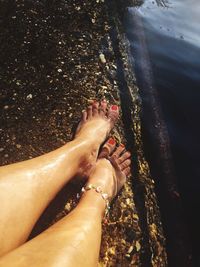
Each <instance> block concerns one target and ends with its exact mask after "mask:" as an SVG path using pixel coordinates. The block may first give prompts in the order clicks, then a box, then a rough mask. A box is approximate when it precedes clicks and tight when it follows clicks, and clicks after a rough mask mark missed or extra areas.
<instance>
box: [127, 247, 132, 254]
mask: <svg viewBox="0 0 200 267" xmlns="http://www.w3.org/2000/svg"><path fill="white" fill-rule="evenodd" d="M132 251H133V246H130V248H129V250H128V254H130V253H131V252H132Z"/></svg>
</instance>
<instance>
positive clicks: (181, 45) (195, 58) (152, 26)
mask: <svg viewBox="0 0 200 267" xmlns="http://www.w3.org/2000/svg"><path fill="white" fill-rule="evenodd" d="M128 12H129V15H131V14H132V15H133V16H134V14H136V13H137V16H139V17H140V19H142V22H143V27H144V33H145V38H146V44H147V49H148V52H149V56H150V62H151V66H152V70H153V79H154V82H155V86H156V88H157V91H158V94H159V100H160V103H161V108H162V112H163V116H164V121H165V123H166V126H167V130H168V133H169V138H170V144H171V149H172V155H173V161H174V164H175V172H176V176H177V180H178V187H179V190H180V193H181V197H182V200H183V207H184V216H185V218H186V221H187V223H188V228H189V231H190V235H191V240H192V244H193V249H194V255H195V259H196V260H197V258H198V254H199V249H200V245H199V244H200V219H199V217H200V216H199V213H200V145H199V137H200V124H199V118H200V27H199V20H200V1H198V0H169V1H164V0H163V1H149V0H146V1H145V2H144V4H142V5H141V6H140V7H137V8H132V7H131V8H129V9H128ZM134 30H135V29H134V26H133V28H130V25H129V29H128V32H129V38H131V36H134V34H133V35H131V32H134ZM130 41H131V43H132V46H133V47H134V49H135V51H136V52H137V46H138V45H139V44H137V43H135V40H130ZM136 67H137V66H136ZM199 264H200V263H199ZM199 264H197V263H196V264H195V266H200V265H199ZM177 267H179V266H177Z"/></svg>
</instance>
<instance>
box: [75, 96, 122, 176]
mask: <svg viewBox="0 0 200 267" xmlns="http://www.w3.org/2000/svg"><path fill="white" fill-rule="evenodd" d="M118 117H119V108H118V106H116V105H112V106H110V107H108V104H107V102H106V100H103V101H101V102H100V103H98V102H95V101H94V102H93V104H92V105H90V106H89V107H88V108H87V110H85V111H83V113H82V119H81V121H80V123H79V125H78V128H77V130H76V134H75V140H77V141H78V142H80V141H81V142H87V143H88V149H87V151H85V158H84V159H83V160H82V163H81V166H80V170H79V175H81V176H89V174H90V172H91V170H92V167H93V166H94V165H95V163H96V160H97V156H98V152H99V148H100V145H101V144H102V143H103V142H104V141H105V139H106V138H107V136H108V135H109V133H110V131H111V129H112V128H113V126H114V124H115V123H116V121H117V119H118Z"/></svg>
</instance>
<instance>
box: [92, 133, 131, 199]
mask: <svg viewBox="0 0 200 267" xmlns="http://www.w3.org/2000/svg"><path fill="white" fill-rule="evenodd" d="M99 157H100V159H98V161H97V164H96V167H95V169H94V170H93V172H92V173H91V175H90V177H89V179H88V184H93V185H95V186H100V187H101V189H102V191H103V192H105V193H107V194H108V196H109V199H110V200H112V199H113V198H114V197H115V196H116V195H117V193H118V192H119V191H120V189H121V188H122V187H123V185H124V183H125V182H126V177H127V176H128V175H129V174H130V171H131V168H130V165H131V160H130V157H131V153H130V152H128V151H126V149H125V147H124V145H122V144H121V145H120V146H119V147H117V148H116V144H115V140H114V139H112V138H111V139H109V141H108V142H106V144H105V145H104V147H103V149H102V152H101V153H100V155H99Z"/></svg>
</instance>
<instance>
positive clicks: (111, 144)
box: [99, 137, 116, 158]
mask: <svg viewBox="0 0 200 267" xmlns="http://www.w3.org/2000/svg"><path fill="white" fill-rule="evenodd" d="M115 147H116V141H115V139H114V138H112V137H111V138H109V140H108V141H107V142H106V143H105V145H104V146H103V148H102V150H101V153H100V154H99V158H108V157H109V155H110V154H111V153H112V152H113V151H114V149H115Z"/></svg>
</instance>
